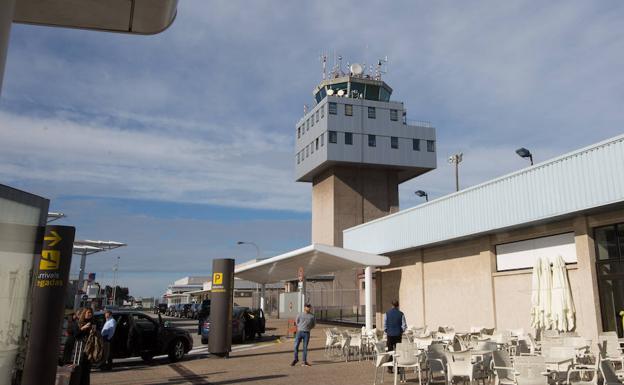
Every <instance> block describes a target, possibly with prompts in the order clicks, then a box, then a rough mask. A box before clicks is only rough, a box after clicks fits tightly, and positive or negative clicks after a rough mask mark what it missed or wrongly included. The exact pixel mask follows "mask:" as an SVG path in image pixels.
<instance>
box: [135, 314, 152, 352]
mask: <svg viewBox="0 0 624 385" xmlns="http://www.w3.org/2000/svg"><path fill="white" fill-rule="evenodd" d="M132 332H133V337H134V338H132V339H133V341H132V344H133V345H134V346H133V351H134V352H135V353H138V354H143V353H145V352H154V351H156V350H157V347H158V323H157V322H156V321H154V320H153V319H152V318H150V317H148V316H147V315H145V314H141V313H132Z"/></svg>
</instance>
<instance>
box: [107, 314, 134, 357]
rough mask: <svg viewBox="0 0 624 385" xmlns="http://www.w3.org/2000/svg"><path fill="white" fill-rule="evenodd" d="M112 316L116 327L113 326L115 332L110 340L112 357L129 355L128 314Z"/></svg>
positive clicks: (129, 323) (129, 325)
mask: <svg viewBox="0 0 624 385" xmlns="http://www.w3.org/2000/svg"><path fill="white" fill-rule="evenodd" d="M113 317H115V321H117V327H115V334H113V341H112V342H111V349H112V355H113V358H124V357H129V356H130V351H129V350H128V346H129V344H128V335H129V333H130V327H131V320H130V317H128V314H115V315H114V316H113Z"/></svg>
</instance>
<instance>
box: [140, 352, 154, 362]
mask: <svg viewBox="0 0 624 385" xmlns="http://www.w3.org/2000/svg"><path fill="white" fill-rule="evenodd" d="M141 359H142V360H143V361H145V362H147V363H150V362H152V361H153V360H154V355H153V354H141Z"/></svg>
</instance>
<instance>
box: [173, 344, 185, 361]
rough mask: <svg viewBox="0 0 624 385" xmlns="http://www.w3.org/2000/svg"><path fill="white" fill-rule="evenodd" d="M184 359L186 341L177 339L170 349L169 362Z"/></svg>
mask: <svg viewBox="0 0 624 385" xmlns="http://www.w3.org/2000/svg"><path fill="white" fill-rule="evenodd" d="M182 357H184V341H182V340H180V339H177V340H174V341H173V343H172V344H171V347H170V348H169V361H171V362H177V361H180V360H181V359H182Z"/></svg>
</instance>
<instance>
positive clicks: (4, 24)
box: [0, 0, 15, 94]
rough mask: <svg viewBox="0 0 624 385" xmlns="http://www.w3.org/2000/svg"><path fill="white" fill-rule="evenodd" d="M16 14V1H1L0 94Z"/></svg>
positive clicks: (0, 92)
mask: <svg viewBox="0 0 624 385" xmlns="http://www.w3.org/2000/svg"><path fill="white" fill-rule="evenodd" d="M14 14H15V0H1V1H0V94H2V78H3V77H4V65H5V64H6V57H7V51H8V50H9V37H10V36H11V24H13V15H14Z"/></svg>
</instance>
